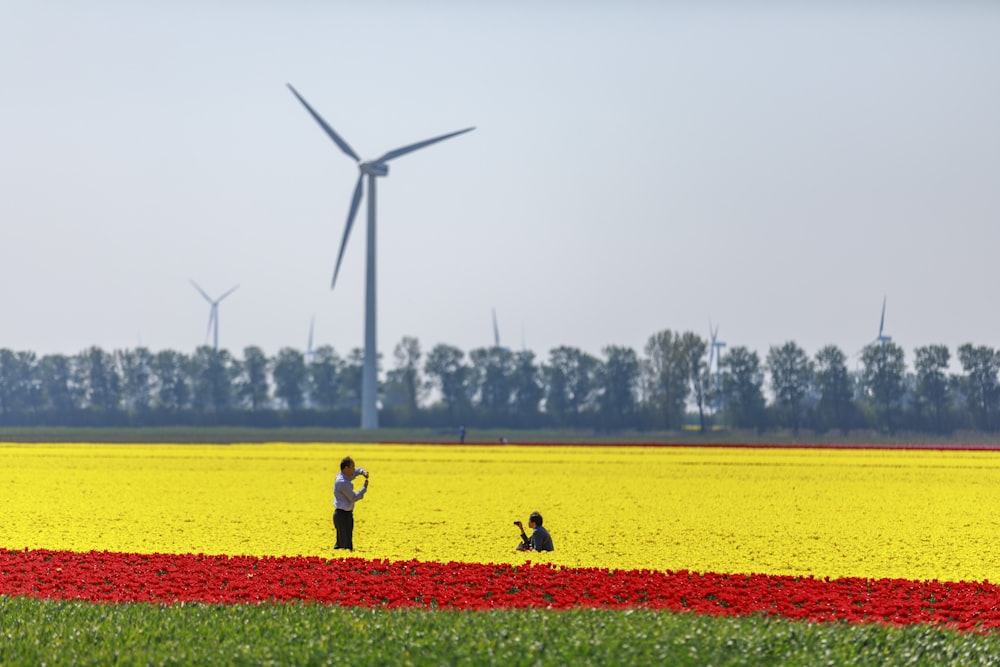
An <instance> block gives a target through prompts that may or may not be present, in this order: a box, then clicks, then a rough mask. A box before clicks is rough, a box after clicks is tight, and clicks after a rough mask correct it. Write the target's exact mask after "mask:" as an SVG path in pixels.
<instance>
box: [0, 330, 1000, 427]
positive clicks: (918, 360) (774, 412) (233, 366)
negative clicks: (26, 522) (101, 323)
mask: <svg viewBox="0 0 1000 667" xmlns="http://www.w3.org/2000/svg"><path fill="white" fill-rule="evenodd" d="M709 352H710V349H709V342H708V341H706V340H705V339H704V338H702V337H701V336H699V335H698V334H696V333H693V332H690V331H688V332H683V333H681V332H673V331H671V330H669V329H665V330H663V331H660V332H658V333H655V334H653V335H652V336H650V337H649V339H648V340H647V342H646V344H645V346H644V347H643V350H642V354H641V355H640V354H639V353H637V352H636V351H635V350H634V349H633V348H631V347H627V346H618V345H608V346H605V347H604V348H603V349H602V350H601V356H596V355H592V354H590V353H587V352H584V351H583V350H581V349H579V348H576V347H570V346H559V347H555V348H553V349H552V350H550V351H549V356H548V359H547V360H545V361H542V362H538V361H537V360H536V358H535V353H534V352H532V351H529V350H522V351H512V350H510V349H509V348H506V347H501V346H498V345H497V346H492V347H481V348H476V349H473V350H471V351H469V352H468V353H466V352H464V351H463V350H461V349H460V348H458V347H455V346H453V345H447V344H438V345H435V346H434V347H433V348H432V349H431V350H430V352H429V353H427V354H426V355H425V354H424V353H423V351H422V350H421V346H420V343H419V341H418V340H417V339H416V338H412V337H403V338H402V339H401V340H400V342H399V343H398V344H397V345H396V346H395V348H394V350H393V366H392V368H390V369H388V370H386V371H385V372H384V373H383V372H382V364H381V361H382V359H381V355H379V371H380V372H379V378H380V379H379V386H378V397H379V405H380V408H379V419H380V422H381V424H382V425H383V426H386V427H449V428H457V427H458V426H459V425H464V426H466V427H470V428H471V427H479V428H511V429H517V428H556V429H558V428H566V429H594V430H599V431H616V430H639V431H642V430H657V431H662V430H680V429H682V428H692V427H693V428H696V429H698V430H701V431H707V430H709V429H711V428H713V427H727V428H733V429H754V430H756V431H758V432H761V433H763V432H765V431H767V430H778V429H787V430H791V431H793V432H795V433H798V432H799V431H800V430H808V431H811V432H815V433H820V434H822V433H826V432H834V431H840V432H842V433H845V434H846V433H848V432H849V431H853V430H859V429H860V430H876V431H878V432H880V433H886V434H895V433H898V432H912V433H933V434H949V433H953V432H955V431H958V430H976V431H983V432H993V431H996V430H997V429H998V427H1000V419H998V413H1000V379H998V374H1000V352H998V351H996V350H994V349H993V348H990V347H987V346H977V345H973V344H971V343H966V344H964V345H960V346H959V347H958V348H957V350H956V357H957V360H958V362H959V364H960V365H961V369H962V371H961V372H960V373H949V368H950V364H951V361H952V357H951V351H950V350H949V349H948V347H947V346H945V345H926V346H922V347H918V348H915V350H914V357H913V366H912V368H910V369H908V368H907V365H906V363H905V353H904V351H903V349H902V348H901V347H900V346H899V345H897V344H896V343H893V342H892V341H888V340H883V341H875V342H873V343H871V344H869V345H867V346H866V347H865V348H864V349H863V350H862V351H861V353H860V355H859V357H858V358H857V361H856V367H855V369H853V370H852V369H850V368H849V367H848V362H849V358H848V356H847V355H846V354H845V353H844V352H843V351H842V350H841V349H840V348H839V347H837V346H836V345H827V346H825V347H823V348H821V349H820V350H819V351H818V352H817V353H816V354H815V355H813V356H811V357H810V356H809V355H807V354H806V352H805V351H804V350H803V349H802V348H801V347H800V346H799V345H798V344H797V343H795V342H793V341H789V342H786V343H784V344H782V345H778V346H771V347H770V348H769V349H768V352H767V354H766V355H765V357H764V358H763V359H761V357H760V355H758V353H757V352H755V351H752V350H750V349H748V348H747V347H744V346H735V347H731V348H729V349H728V350H727V351H725V352H723V353H721V354H719V355H718V356H717V357H715V355H714V354H713V355H710V354H709ZM363 357H364V353H363V350H361V349H360V348H355V349H353V350H351V351H350V353H348V354H347V355H346V356H344V357H341V356H340V355H338V354H337V352H336V351H335V350H334V348H333V347H332V346H329V345H326V346H322V347H319V348H317V349H316V350H314V351H311V352H306V353H303V352H302V351H300V350H297V349H294V348H291V347H285V348H282V349H281V350H279V351H278V352H277V353H276V354H275V355H274V356H273V357H268V356H267V355H266V354H265V353H264V352H263V350H262V349H261V348H260V347H257V346H248V347H246V348H244V350H243V356H242V358H237V357H235V356H233V355H232V354H231V353H230V352H229V351H228V350H225V349H215V348H213V347H210V346H207V345H203V346H200V347H198V348H196V350H195V351H194V353H193V354H190V355H188V354H184V353H181V352H177V351H175V350H162V351H159V352H152V351H150V350H149V349H148V348H145V347H137V348H133V349H125V350H116V351H114V352H107V351H105V350H103V349H102V348H100V347H98V346H92V347H90V348H88V349H86V350H84V351H82V352H80V353H78V354H75V355H64V354H49V355H44V356H40V357H39V356H37V355H36V354H35V353H33V352H30V351H13V350H10V349H6V348H3V349H0V425H4V426H133V427H136V426H138V427H142V426H175V425H176V426H249V427H255V426H259V427H279V426H290V427H295V426H311V427H314V426H326V427H352V428H353V427H356V426H357V425H358V423H359V421H360V393H361V373H362V365H363Z"/></svg>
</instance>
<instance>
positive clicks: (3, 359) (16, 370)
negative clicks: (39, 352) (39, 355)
mask: <svg viewBox="0 0 1000 667" xmlns="http://www.w3.org/2000/svg"><path fill="white" fill-rule="evenodd" d="M34 371H35V355H34V353H33V352H15V351H13V350H9V349H6V348H4V349H2V350H0V415H12V414H25V413H27V412H29V411H30V410H31V409H32V408H33V407H35V406H37V404H38V402H39V399H40V398H41V394H40V391H39V390H38V388H37V384H36V382H35V377H34V376H35V373H34Z"/></svg>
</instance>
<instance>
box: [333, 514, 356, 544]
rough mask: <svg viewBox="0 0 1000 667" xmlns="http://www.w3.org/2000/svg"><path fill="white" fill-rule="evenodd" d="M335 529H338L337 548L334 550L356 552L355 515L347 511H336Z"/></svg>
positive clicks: (334, 515)
mask: <svg viewBox="0 0 1000 667" xmlns="http://www.w3.org/2000/svg"><path fill="white" fill-rule="evenodd" d="M333 527H334V528H336V529H337V546H335V547H334V549H350V550H351V551H354V513H353V512H348V511H347V510H334V511H333Z"/></svg>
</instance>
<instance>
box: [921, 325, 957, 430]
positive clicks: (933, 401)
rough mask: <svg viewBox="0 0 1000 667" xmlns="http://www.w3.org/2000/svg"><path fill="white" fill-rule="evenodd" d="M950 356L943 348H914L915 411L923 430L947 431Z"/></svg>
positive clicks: (928, 346) (944, 346)
mask: <svg viewBox="0 0 1000 667" xmlns="http://www.w3.org/2000/svg"><path fill="white" fill-rule="evenodd" d="M950 363H951V354H950V353H949V352H948V347H947V346H946V345H926V346H924V347H918V348H917V349H916V357H915V360H914V362H913V366H914V369H915V371H916V376H917V377H916V380H917V386H916V410H917V413H918V415H919V417H920V420H921V422H922V423H923V425H924V426H925V427H926V428H929V429H930V430H931V431H934V432H936V433H947V432H948V431H950V430H951V417H950V414H951V382H950V381H949V379H948V365H949V364H950Z"/></svg>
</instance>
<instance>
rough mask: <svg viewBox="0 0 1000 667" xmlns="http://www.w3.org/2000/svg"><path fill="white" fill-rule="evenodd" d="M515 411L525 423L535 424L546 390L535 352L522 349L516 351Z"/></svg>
mask: <svg viewBox="0 0 1000 667" xmlns="http://www.w3.org/2000/svg"><path fill="white" fill-rule="evenodd" d="M511 382H512V385H513V388H514V413H515V415H516V416H517V417H518V418H519V419H520V420H521V422H522V423H524V424H534V423H536V420H537V418H538V414H539V407H540V405H541V402H542V398H544V396H545V390H544V388H543V387H542V381H541V370H540V369H539V368H538V366H537V365H536V364H535V353H534V352H531V351H530V350H522V351H521V352H516V353H514V376H513V378H512V379H511Z"/></svg>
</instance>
